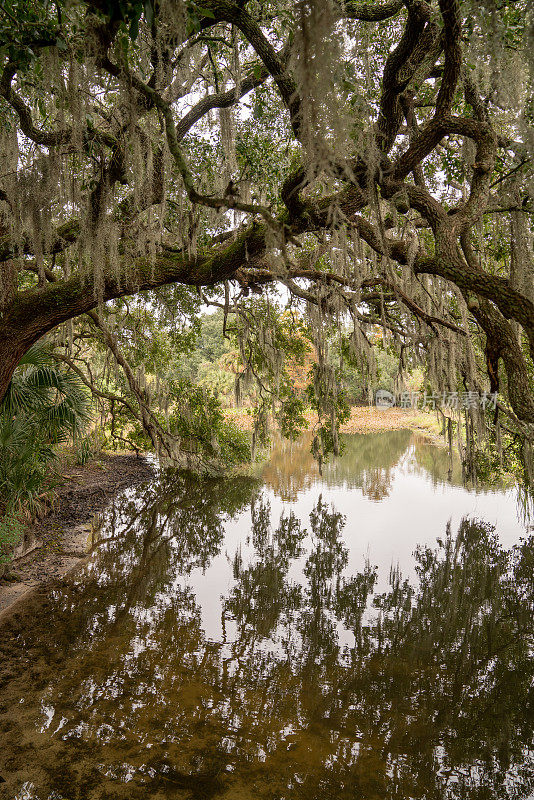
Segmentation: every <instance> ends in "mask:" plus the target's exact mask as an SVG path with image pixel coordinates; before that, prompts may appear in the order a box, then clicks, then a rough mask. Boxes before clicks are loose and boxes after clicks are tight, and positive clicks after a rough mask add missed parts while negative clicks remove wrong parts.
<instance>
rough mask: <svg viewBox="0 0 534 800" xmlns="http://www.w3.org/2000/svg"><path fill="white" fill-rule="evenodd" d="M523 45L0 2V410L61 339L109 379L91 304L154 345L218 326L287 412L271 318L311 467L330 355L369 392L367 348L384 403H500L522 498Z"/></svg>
mask: <svg viewBox="0 0 534 800" xmlns="http://www.w3.org/2000/svg"><path fill="white" fill-rule="evenodd" d="M532 24H533V19H532V11H531V10H530V4H529V3H528V2H527V0H503V1H502V2H497V0H483V1H482V2H472V0H461V1H460V0H439V2H434V0H432V1H431V2H427V1H426V0H389V1H386V2H383V3H380V2H377V3H372V2H359V1H356V0H302V2H295V3H294V2H288V1H287V0H272V1H269V2H258V1H257V0H250V1H249V2H247V1H246V0H236V2H232V1H231V0H202V2H201V1H200V0H198V1H197V0H188V2H186V1H185V0H145V2H144V3H143V2H141V1H140V0H120V2H114V0H71V2H51V1H50V2H49V1H48V0H41V2H37V0H35V1H31V0H30V1H28V0H4V2H2V4H0V58H1V61H2V64H1V70H2V73H1V77H0V98H1V100H0V105H1V112H2V113H1V120H2V121H1V123H0V140H1V144H0V147H1V153H2V175H1V177H0V213H1V222H0V225H1V232H0V233H1V235H0V257H1V259H2V268H1V273H0V279H1V280H0V398H1V397H2V396H3V395H4V394H5V392H6V390H7V387H8V385H9V381H10V379H11V377H12V374H13V371H14V369H15V367H16V366H17V364H18V362H19V361H20V359H21V358H22V357H23V355H24V354H25V353H26V352H27V351H28V350H29V348H30V347H31V346H32V345H33V344H34V343H35V342H36V341H37V340H38V339H40V338H41V337H42V336H44V335H45V334H47V333H48V332H50V331H52V330H57V329H58V327H59V326H65V324H67V326H68V325H72V323H71V322H70V321H71V320H74V319H77V318H79V317H80V315H82V314H86V313H89V314H90V315H91V320H92V321H91V325H92V326H93V327H94V326H97V328H98V330H99V331H100V335H101V336H103V338H104V340H105V341H106V343H107V345H108V346H109V347H111V348H112V350H113V352H114V355H115V356H116V357H117V359H118V362H119V363H120V364H121V366H122V367H123V368H124V369H125V370H126V371H127V370H128V363H127V360H126V359H125V358H123V357H122V356H121V355H120V353H118V345H117V328H116V322H117V317H118V318H119V321H120V320H122V323H121V324H124V321H125V320H127V319H128V310H127V307H125V306H124V305H121V304H120V303H119V304H117V302H116V301H117V300H118V298H122V297H126V296H128V295H132V294H136V293H139V292H146V293H147V294H145V295H143V298H144V299H143V302H144V304H145V307H146V308H148V309H150V310H151V313H152V314H153V317H154V319H156V320H157V322H158V324H163V323H165V324H166V325H167V328H168V329H169V330H175V329H176V319H177V318H178V317H179V318H182V317H184V316H185V317H187V319H188V320H189V322H188V323H187V325H189V326H194V324H195V319H196V317H197V316H198V312H199V308H200V306H201V305H202V304H203V303H208V304H212V305H215V306H218V307H220V309H221V310H222V312H223V318H224V323H223V324H224V326H225V329H226V325H227V320H228V318H233V319H235V320H236V322H235V327H236V330H237V335H238V338H239V341H240V352H241V355H242V357H243V367H242V375H243V376H244V377H245V378H247V377H254V378H256V379H258V380H260V379H261V375H260V372H262V370H263V372H265V373H268V374H269V375H270V376H271V377H273V376H274V384H275V385H276V391H277V392H278V393H279V394H280V395H281V396H282V399H283V400H284V399H285V402H286V403H290V400H291V397H290V393H289V392H287V393H286V397H285V398H284V397H283V394H284V381H283V380H282V381H280V375H279V373H280V352H281V351H282V350H284V348H285V349H286V350H289V351H291V348H292V347H293V346H296V349H297V350H298V341H299V337H298V336H296V337H293V336H292V334H291V332H290V331H289V332H288V328H287V324H286V326H285V328H284V326H283V325H282V326H280V324H279V319H275V318H274V317H275V316H276V315H274V314H273V311H272V309H273V307H274V300H275V298H276V297H277V298H278V308H280V307H281V306H284V305H285V306H289V307H290V309H292V311H294V310H295V309H297V310H298V314H299V315H300V317H301V318H302V319H305V320H306V324H307V325H308V328H309V331H311V334H310V336H311V340H312V345H313V347H314V349H315V352H316V354H317V361H316V363H315V365H314V368H313V370H312V373H313V374H312V376H311V383H310V397H312V398H313V401H314V403H315V405H316V407H317V409H318V411H319V413H320V416H321V415H322V416H323V417H325V418H327V417H328V416H329V414H330V411H331V409H334V411H332V415H331V416H332V425H331V435H332V437H333V447H334V449H335V447H336V442H335V420H334V417H335V409H336V408H337V407H338V405H339V403H338V400H339V385H340V368H339V365H338V363H337V362H336V361H335V359H333V358H332V357H331V352H330V351H329V346H330V345H331V338H332V335H333V333H335V332H336V331H342V333H340V337H341V336H342V335H343V337H344V342H343V343H342V344H343V346H340V347H339V352H340V354H343V352H345V351H346V352H348V351H350V353H351V354H352V357H355V358H356V359H357V360H359V362H360V363H362V364H366V365H367V368H368V369H371V370H372V368H373V353H372V351H373V343H374V341H375V339H376V336H375V332H376V330H377V329H379V328H380V329H382V330H383V331H384V336H385V337H387V340H388V342H390V344H391V347H392V348H393V349H394V350H395V352H396V353H397V356H398V359H399V376H400V382H401V384H402V375H403V371H405V369H406V368H407V365H409V364H412V365H413V364H424V366H425V370H426V373H425V374H426V377H427V380H428V383H429V385H430V386H432V387H434V388H436V389H439V390H454V389H457V388H458V385H461V386H463V387H464V388H465V389H466V391H468V390H482V389H484V390H486V389H490V390H491V391H492V392H499V403H498V406H497V411H498V413H500V414H501V415H503V414H504V415H505V416H506V420H507V422H506V424H507V425H508V426H509V428H510V430H511V431H513V432H514V434H519V435H520V436H521V438H522V441H523V442H524V453H523V454H524V457H525V463H526V464H530V471H531V473H532V472H534V468H533V467H532V461H533V457H532V452H533V450H532V441H533V439H534V392H533V373H534V260H533V251H532V215H533V213H534V201H533V191H534V189H533V183H532V150H533V146H534V137H533V135H532V114H533V111H534V106H533V101H534V94H533V79H534V60H533V58H532V53H533V52H534V47H533V46H532V45H533V42H534V40H533V28H532ZM184 287H186V288H184ZM111 301H115V305H113V302H111ZM110 302H111V305H110ZM106 304H107V306H106ZM95 309H97V311H95ZM299 324H300V323H299ZM187 325H186V327H187ZM119 327H120V326H119ZM347 348H348V350H347ZM260 353H261V357H260V355H259V354H260ZM293 355H294V353H293ZM121 358H122V361H123V362H124V363H122V362H121V360H120V359H121ZM129 382H130V387H132V386H134V387H136V388H135V391H134V394H136V393H137V394H136V398H137V400H138V401H139V402H140V403H141V405H142V407H143V410H142V412H141V417H142V421H143V423H144V425H145V427H147V426H148V428H150V426H151V425H152V428H153V426H154V422H153V420H151V418H150V412H149V411H147V409H146V408H145V406H146V403H144V400H146V398H144V397H143V391H142V387H141V389H140V388H139V386H138V385H137V386H136V383H135V376H134V375H133V374H132V375H130V376H129ZM143 404H144V405H143ZM286 410H287V409H286ZM498 413H497V414H495V418H494V422H495V421H496V420H497V418H498ZM290 415H291V413H290ZM286 416H287V415H286ZM473 424H475V423H473ZM476 424H478V423H476Z"/></svg>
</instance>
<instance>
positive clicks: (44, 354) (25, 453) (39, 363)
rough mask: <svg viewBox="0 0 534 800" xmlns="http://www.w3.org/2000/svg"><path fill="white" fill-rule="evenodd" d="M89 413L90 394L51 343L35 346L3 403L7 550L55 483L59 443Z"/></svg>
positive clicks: (1, 462)
mask: <svg viewBox="0 0 534 800" xmlns="http://www.w3.org/2000/svg"><path fill="white" fill-rule="evenodd" d="M88 418H89V398H88V395H87V392H86V391H85V389H84V387H83V385H82V384H81V383H80V381H79V380H78V378H77V377H76V376H74V375H72V374H70V373H67V372H65V371H63V370H62V369H60V368H59V367H58V366H57V364H56V362H55V360H54V357H53V352H52V350H51V348H50V347H49V346H48V345H46V344H40V345H35V346H34V347H33V348H32V349H31V350H29V351H28V353H26V355H25V357H24V358H23V359H22V361H21V362H20V364H19V366H18V367H17V369H16V370H15V373H14V375H13V378H12V380H11V383H10V385H9V388H8V391H7V393H6V395H5V397H4V400H3V402H2V404H1V405H0V514H1V515H2V517H1V520H2V527H0V549H1V550H2V551H3V552H4V551H5V552H7V551H8V550H9V548H10V545H11V543H12V538H13V537H11V534H10V533H9V531H12V532H13V536H15V535H16V534H17V531H18V527H17V525H16V524H15V522H14V520H21V519H24V518H25V519H26V520H28V519H30V518H31V517H32V516H34V515H35V514H36V513H37V512H38V511H39V510H40V509H41V508H42V506H43V502H44V495H45V492H46V490H49V489H50V488H51V487H52V486H53V484H54V475H53V471H52V469H51V466H52V463H53V461H54V458H55V453H54V449H53V448H54V445H57V444H58V443H60V442H63V441H65V439H66V438H67V437H68V436H73V437H74V436H76V435H78V434H80V433H81V431H82V429H83V426H84V425H85V423H86V422H87V420H88ZM2 537H4V538H2ZM10 537H11V538H10Z"/></svg>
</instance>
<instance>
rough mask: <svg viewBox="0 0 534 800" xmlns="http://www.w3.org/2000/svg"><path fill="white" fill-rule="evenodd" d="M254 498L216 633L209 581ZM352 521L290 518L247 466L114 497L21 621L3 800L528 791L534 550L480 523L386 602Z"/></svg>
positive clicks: (6, 729)
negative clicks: (356, 563) (353, 564)
mask: <svg viewBox="0 0 534 800" xmlns="http://www.w3.org/2000/svg"><path fill="white" fill-rule="evenodd" d="M248 505H250V507H251V521H252V526H251V532H250V542H249V546H248V548H247V549H246V551H245V552H243V551H242V550H238V552H237V553H236V554H235V556H233V558H232V559H231V561H232V568H233V581H232V582H231V585H230V586H229V588H228V591H227V593H226V594H225V596H224V597H222V598H218V597H215V596H214V597H213V598H212V602H213V604H216V605H219V606H220V613H221V617H222V620H223V631H224V634H223V637H222V638H221V640H219V641H210V640H209V639H208V638H207V637H206V635H205V632H204V630H203V626H202V613H201V612H202V609H201V607H200V605H199V602H198V600H197V597H196V593H195V585H199V584H200V582H201V581H202V570H204V569H206V568H207V567H208V566H209V564H210V561H211V560H212V559H213V558H214V557H215V556H216V555H217V554H218V553H219V552H220V550H221V547H222V546H223V540H224V532H225V524H226V522H227V520H228V519H229V518H230V517H232V516H233V515H235V514H236V513H237V512H238V511H239V510H242V509H244V508H246V507H247V506H248ZM343 525H344V519H343V517H342V516H341V515H340V514H338V513H337V512H336V511H335V509H333V508H332V507H330V506H328V505H327V504H325V503H324V502H323V500H322V498H319V499H318V501H317V503H316V505H315V508H314V510H313V512H312V514H311V515H310V519H309V523H308V521H306V525H304V524H303V522H302V521H301V520H299V519H298V518H297V517H295V516H294V515H293V514H289V515H286V516H283V517H282V518H281V519H280V521H279V524H277V525H276V526H272V525H271V514H270V509H269V506H268V504H267V503H266V502H265V501H264V499H263V498H262V496H261V492H260V489H259V487H258V484H256V483H253V482H251V481H248V480H246V479H241V480H235V479H234V480H232V481H228V482H224V481H222V482H221V481H209V482H202V483H200V482H199V481H195V480H192V479H190V478H187V477H185V476H183V475H176V474H167V475H164V476H162V478H161V479H160V480H159V482H157V483H155V484H153V485H150V486H147V487H145V488H144V489H143V490H138V491H137V492H136V493H135V494H131V495H129V496H127V497H125V498H123V500H122V501H121V502H117V503H116V504H115V506H114V507H113V508H112V509H111V510H110V512H109V513H108V515H107V517H106V519H105V522H104V524H103V526H102V528H101V531H100V538H99V544H98V545H97V547H96V550H95V553H94V555H93V557H92V559H91V560H90V561H89V563H88V564H87V566H86V567H85V569H84V570H83V571H82V572H81V573H79V574H78V575H77V576H75V578H74V579H73V580H71V581H66V582H64V583H63V585H61V586H58V587H57V588H56V589H55V590H54V591H53V593H52V594H51V595H50V596H49V597H48V598H45V599H43V598H41V599H40V600H39V599H36V600H35V601H33V606H30V608H29V609H28V613H29V614H32V615H33V623H32V624H33V627H32V628H31V629H30V630H29V629H28V627H27V625H28V621H27V618H24V617H21V618H20V619H18V620H17V619H14V620H12V621H11V623H9V624H8V625H6V626H5V627H4V630H3V637H2V641H3V646H4V647H5V657H6V658H7V661H6V660H4V664H7V663H8V662H9V667H8V668H6V669H4V673H3V686H2V705H1V712H2V713H1V718H0V726H1V730H2V739H3V743H4V747H3V752H2V753H1V755H0V763H1V769H0V773H1V774H2V775H3V777H4V778H6V781H7V783H6V784H4V786H6V787H7V790H8V792H10V793H9V794H8V795H6V797H19V798H23V797H27V798H39V799H40V800H44V798H50V800H52V798H65V800H66V799H67V798H68V800H74V799H75V798H80V800H81V799H82V798H83V800H86V798H130V800H132V799H133V800H136V798H146V797H148V796H150V797H152V798H192V799H196V798H199V799H200V798H224V800H229V799H230V798H235V800H238V799H239V800H241V799H246V798H261V799H262V800H263V798H265V799H268V800H275V799H276V800H283V799H284V798H287V800H297V799H298V800H301V799H302V798H306V799H308V798H309V799H310V800H314V798H317V800H318V799H319V798H332V800H338V798H339V800H342V799H343V800H344V799H345V798H347V800H348V798H351V800H353V799H354V798H362V800H371V799H374V798H376V799H377V800H378V798H380V800H383V798H403V799H404V798H425V799H427V798H428V800H433V799H434V798H435V799H436V800H438V799H439V800H445V798H447V799H448V798H450V799H451V800H452V799H453V798H470V799H472V800H475V799H476V800H493V799H495V800H496V799H497V798H527V797H528V795H529V793H530V791H531V790H532V788H533V787H534V748H533V726H534V704H533V701H534V691H533V688H532V685H533V675H534V661H533V655H532V645H533V641H532V634H533V611H534V608H533V604H534V541H533V540H532V539H529V540H526V541H524V542H522V543H521V545H519V546H518V547H516V548H515V549H513V550H511V551H504V550H503V549H502V548H501V547H500V545H499V543H498V541H497V538H496V536H495V534H494V532H493V530H492V529H491V527H489V526H488V525H486V524H484V523H482V522H478V521H475V520H470V519H464V520H463V521H462V523H461V525H460V528H459V530H458V531H457V532H456V533H455V534H454V535H453V533H452V532H451V531H450V530H447V531H446V533H445V535H444V537H443V539H442V540H438V544H437V548H436V549H435V550H430V549H420V550H419V551H418V552H417V553H416V561H417V574H418V578H419V584H418V585H416V586H415V585H410V584H409V583H408V582H407V581H405V580H403V579H402V576H401V575H399V574H398V572H397V571H395V570H393V571H392V574H391V582H390V583H391V585H390V588H389V591H387V592H385V593H383V594H375V593H374V584H375V577H376V575H375V570H374V569H372V568H371V566H370V565H369V564H363V565H362V571H361V572H360V573H358V574H356V575H348V574H347V569H346V568H347V562H348V557H349V551H348V548H347V543H346V541H345V540H344V539H343ZM50 615H52V616H50ZM36 620H37V622H36ZM50 620H52V623H51V622H50ZM40 626H41V627H40ZM10 637H11V641H15V643H16V645H17V649H16V653H18V655H16V654H15V650H14V649H11V650H10V649H9V646H8V644H6V643H9V641H10ZM13 637H15V639H13ZM17 637H18V638H17ZM22 643H24V645H25V647H26V653H25V655H23V654H22V652H21V651H22V648H21V644H22ZM17 659H18V660H17ZM22 697H23V698H24V703H23V704H21V703H20V702H19V700H20V698H22Z"/></svg>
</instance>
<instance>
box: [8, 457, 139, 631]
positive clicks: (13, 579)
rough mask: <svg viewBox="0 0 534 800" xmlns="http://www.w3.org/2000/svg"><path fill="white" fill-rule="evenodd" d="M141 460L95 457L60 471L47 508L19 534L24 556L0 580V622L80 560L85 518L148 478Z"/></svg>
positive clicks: (87, 520) (85, 546)
mask: <svg viewBox="0 0 534 800" xmlns="http://www.w3.org/2000/svg"><path fill="white" fill-rule="evenodd" d="M152 472H153V469H152V467H151V465H150V463H149V462H148V461H147V460H146V459H145V458H137V457H136V456H135V455H133V454H126V455H116V454H101V455H100V456H99V458H98V460H95V461H92V462H89V463H87V464H85V465H84V466H78V465H76V466H72V467H69V468H67V469H66V470H64V472H63V478H64V482H63V483H62V484H61V485H60V486H58V487H57V488H56V490H55V494H56V498H55V502H54V506H53V508H52V509H51V510H50V511H49V513H48V514H47V515H46V516H45V517H44V518H42V519H40V520H37V521H36V522H35V523H34V524H33V525H32V526H31V527H30V528H29V529H28V530H27V531H26V533H25V540H26V542H27V543H28V548H27V552H26V553H25V554H24V555H22V556H21V557H20V558H17V559H16V560H14V561H12V562H11V564H10V565H9V570H8V572H7V573H6V575H5V576H4V577H3V578H0V622H2V620H3V618H5V617H6V616H7V615H8V614H9V613H10V612H11V610H12V609H13V607H14V606H15V604H17V603H18V601H19V600H20V599H21V598H22V597H25V596H26V595H28V594H29V593H30V592H32V591H34V590H35V588H36V587H39V586H42V585H43V584H45V583H47V582H49V581H51V580H54V579H57V578H60V577H62V576H63V575H66V574H67V573H68V572H70V571H71V570H72V569H73V568H74V567H75V566H77V564H78V563H79V562H80V561H81V560H82V559H84V558H85V557H86V555H87V551H88V544H90V540H89V541H88V539H89V537H90V535H91V520H92V518H93V516H94V515H95V514H97V513H98V512H99V511H102V510H103V508H104V507H105V506H106V505H107V504H108V502H109V501H110V500H111V498H112V497H114V495H115V494H116V493H117V492H118V491H120V490H121V489H125V488H127V487H128V486H133V485H135V484H136V483H139V482H140V481H143V480H146V479H148V478H149V477H150V476H151V474H152Z"/></svg>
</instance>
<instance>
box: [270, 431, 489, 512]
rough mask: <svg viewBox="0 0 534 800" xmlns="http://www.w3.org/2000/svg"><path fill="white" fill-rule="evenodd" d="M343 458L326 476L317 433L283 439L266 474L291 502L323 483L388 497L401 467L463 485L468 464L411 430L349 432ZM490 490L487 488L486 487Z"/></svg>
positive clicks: (436, 480)
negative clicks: (316, 452)
mask: <svg viewBox="0 0 534 800" xmlns="http://www.w3.org/2000/svg"><path fill="white" fill-rule="evenodd" d="M343 441H344V451H343V455H342V456H341V457H340V458H337V459H334V460H333V461H331V462H329V463H327V464H326V465H324V466H323V471H322V475H320V474H319V467H318V465H317V462H316V461H315V460H314V458H313V456H312V454H311V451H310V444H311V434H307V435H305V436H304V437H303V439H302V440H301V441H299V442H296V443H295V442H290V441H288V440H286V439H278V440H277V441H276V442H275V446H274V448H273V450H272V453H271V457H270V459H269V462H268V463H267V464H266V466H265V468H264V470H263V472H262V478H263V480H264V481H265V483H266V484H267V485H268V486H269V487H271V488H272V489H273V490H274V492H275V493H276V494H277V495H278V496H279V497H281V498H282V499H283V500H286V501H294V500H296V499H297V498H298V495H299V494H300V493H301V492H302V491H304V490H307V489H309V488H311V487H312V486H314V485H315V484H317V483H324V484H326V485H328V486H339V485H343V486H345V487H347V488H358V489H361V490H362V491H363V493H364V494H365V495H366V496H367V497H369V498H370V499H371V500H377V501H379V500H383V499H384V498H386V497H387V496H388V495H389V494H390V492H391V488H392V483H393V479H394V475H395V471H396V470H398V469H399V468H400V469H402V470H403V471H405V472H406V473H411V474H415V475H425V476H429V477H430V478H431V480H432V482H433V483H434V484H439V483H443V482H447V483H449V484H451V485H452V486H463V478H462V466H461V462H460V460H459V459H458V456H457V455H456V454H454V455H453V458H452V465H451V460H450V458H449V453H448V450H447V449H446V448H445V447H436V446H435V445H433V444H432V443H431V442H430V441H429V440H428V439H426V438H425V437H424V436H422V435H420V434H415V433H412V431H409V430H398V431H382V432H379V433H366V434H354V435H351V436H344V437H343ZM482 488H484V487H482Z"/></svg>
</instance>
